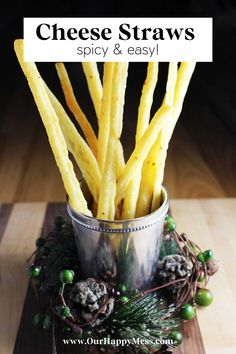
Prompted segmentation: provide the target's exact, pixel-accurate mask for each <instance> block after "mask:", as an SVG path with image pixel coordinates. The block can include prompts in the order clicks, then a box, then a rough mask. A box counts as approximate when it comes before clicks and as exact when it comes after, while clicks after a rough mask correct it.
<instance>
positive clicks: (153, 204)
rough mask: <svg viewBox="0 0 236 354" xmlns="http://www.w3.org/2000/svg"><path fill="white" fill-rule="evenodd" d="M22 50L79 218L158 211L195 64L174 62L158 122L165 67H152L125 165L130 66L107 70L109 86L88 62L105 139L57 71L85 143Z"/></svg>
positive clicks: (20, 46) (60, 69)
mask: <svg viewBox="0 0 236 354" xmlns="http://www.w3.org/2000/svg"><path fill="white" fill-rule="evenodd" d="M14 48H15V51H16V55H17V57H18V60H19V63H20V65H21V68H22V70H23V72H24V74H25V76H26V78H27V80H28V84H29V86H30V89H31V91H32V94H33V96H34V100H35V102H36V105H37V107H38V110H39V113H40V115H41V118H42V121H43V124H44V126H45V129H46V132H47V135H48V138H49V142H50V145H51V148H52V151H53V154H54V156H55V160H56V163H57V166H58V168H59V170H60V173H61V176H62V179H63V183H64V186H65V189H66V192H67V194H68V196H69V203H70V205H71V207H72V208H73V209H74V210H75V211H77V212H78V213H82V214H85V215H88V216H94V217H96V218H98V219H103V220H115V219H132V218H137V217H141V216H144V215H147V214H149V213H150V212H152V211H154V210H156V209H158V208H159V206H160V204H161V201H162V200H161V199H162V198H161V197H162V192H161V191H162V189H161V187H162V182H163V177H164V168H165V161H166V156H167V150H168V145H169V141H170V139H171V136H172V133H173V130H174V127H175V125H176V122H177V120H178V117H179V115H180V112H181V109H182V105H183V101H184V97H185V94H186V91H187V88H188V85H189V82H190V79H191V76H192V73H193V71H194V68H195V63H193V62H191V63H187V62H183V63H177V62H171V63H169V69H168V77H167V84H166V91H165V95H164V98H163V102H162V104H161V106H160V108H159V109H158V110H157V112H156V113H155V114H154V116H153V117H150V115H151V108H152V103H153V96H154V91H155V87H156V84H157V80H158V63H157V62H155V63H154V62H150V63H148V65H147V74H146V79H145V82H144V84H143V88H142V93H141V98H140V104H139V108H138V117H137V128H136V135H135V148H134V150H133V152H132V154H131V155H130V157H129V158H128V160H127V161H125V159H124V153H123V147H122V144H121V141H120V137H121V134H122V127H123V111H124V102H125V91H126V83H127V76H128V63H117V62H115V63H113V62H112V63H111V62H107V63H104V65H103V79H102V81H101V79H100V74H99V71H98V68H97V65H96V63H91V62H87V63H82V66H83V71H84V74H85V76H86V80H87V84H88V89H89V92H90V95H91V99H92V102H93V105H94V109H95V112H96V116H97V119H98V127H99V131H98V136H96V134H95V132H94V130H93V128H92V126H91V124H90V123H89V121H88V119H87V117H86V116H85V114H84V112H83V111H82V109H81V108H80V105H79V103H78V101H77V99H76V97H75V94H74V91H73V87H72V85H71V82H70V79H69V76H68V73H67V71H66V68H65V66H64V64H63V63H57V64H56V70H57V74H58V77H59V79H60V83H61V87H62V90H63V93H64V96H65V100H66V103H67V106H68V108H69V110H70V111H71V112H72V114H73V115H74V117H75V119H76V120H77V122H78V124H79V125H80V127H81V129H82V132H83V136H81V135H80V133H79V132H78V130H77V129H76V127H75V125H74V124H73V122H72V120H71V119H70V117H69V116H68V115H67V113H66V111H65V109H64V108H63V106H62V104H61V103H60V102H59V100H58V99H57V98H56V97H55V95H54V94H53V93H52V91H51V90H50V89H49V87H48V86H47V84H46V83H45V81H44V80H43V79H42V77H41V76H40V74H39V72H38V70H37V67H36V65H35V64H34V63H32V62H24V55H23V54H24V41H23V40H22V39H18V40H16V41H15V43H14ZM69 153H70V154H71V155H73V157H74V159H75V161H76V163H77V164H78V166H79V168H80V170H81V173H82V175H83V178H84V180H85V181H86V184H87V186H88V188H89V191H90V193H91V196H92V198H93V203H92V204H91V205H88V202H87V200H86V199H85V196H84V195H83V192H82V190H81V186H80V183H79V181H78V179H77V177H76V174H75V172H74V167H73V164H72V162H71V160H70V157H69ZM89 208H90V209H91V210H90V209H89Z"/></svg>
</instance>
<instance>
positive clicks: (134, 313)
mask: <svg viewBox="0 0 236 354" xmlns="http://www.w3.org/2000/svg"><path fill="white" fill-rule="evenodd" d="M174 310H175V308H174V306H173V305H168V304H167V302H166V301H165V300H164V298H163V297H162V296H161V294H157V293H154V294H149V295H146V296H141V297H139V298H134V299H133V300H130V301H129V302H128V303H126V304H125V305H124V306H121V307H120V308H118V309H117V310H116V311H114V313H113V314H112V315H111V316H110V317H109V318H108V320H107V321H105V322H104V328H105V329H106V330H107V331H108V332H110V333H111V334H112V335H113V336H115V337H121V338H124V339H132V338H136V339H139V340H140V339H144V342H145V344H139V346H138V348H139V350H142V352H144V353H149V352H150V348H152V350H158V349H160V347H161V344H158V341H161V340H164V339H167V338H168V335H169V333H170V332H171V331H173V330H175V329H177V328H178V327H179V319H178V318H174V317H171V316H172V315H173V312H174ZM157 339H158V341H157ZM135 346H136V345H135V343H134V344H133V345H131V347H133V350H134V349H135Z"/></svg>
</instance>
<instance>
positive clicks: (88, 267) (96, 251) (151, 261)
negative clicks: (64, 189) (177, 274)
mask: <svg viewBox="0 0 236 354" xmlns="http://www.w3.org/2000/svg"><path fill="white" fill-rule="evenodd" d="M168 209H169V201H168V195H167V191H166V189H165V188H164V187H162V205H161V206H160V208H159V209H157V210H156V211H154V212H153V213H151V214H148V215H146V216H144V217H141V218H137V219H130V220H115V221H110V220H98V219H96V218H94V217H89V216H86V215H83V214H80V213H77V212H75V211H74V210H73V209H72V208H71V207H70V205H69V203H67V210H68V213H69V215H70V217H71V219H72V223H73V227H74V231H75V237H76V245H77V250H78V257H79V266H80V272H81V276H82V277H84V278H87V277H95V278H96V277H99V278H100V279H103V280H105V281H107V282H109V283H111V284H112V285H115V284H126V285H127V286H128V288H129V289H135V288H137V289H144V288H148V287H150V286H152V284H153V281H154V278H155V275H156V268H157V262H158V257H159V252H160V246H161V240H162V234H163V228H164V221H165V216H166V214H167V212H168Z"/></svg>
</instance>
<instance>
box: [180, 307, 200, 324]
mask: <svg viewBox="0 0 236 354" xmlns="http://www.w3.org/2000/svg"><path fill="white" fill-rule="evenodd" d="M179 314H180V317H181V318H182V319H183V320H188V321H189V320H191V319H192V318H194V317H195V316H196V311H195V308H194V307H193V306H192V305H190V304H183V305H182V306H181V308H180V311H179Z"/></svg>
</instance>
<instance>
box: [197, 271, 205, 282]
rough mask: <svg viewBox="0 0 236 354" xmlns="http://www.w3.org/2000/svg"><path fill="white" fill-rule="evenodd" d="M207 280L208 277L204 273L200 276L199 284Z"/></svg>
mask: <svg viewBox="0 0 236 354" xmlns="http://www.w3.org/2000/svg"><path fill="white" fill-rule="evenodd" d="M205 280H206V277H205V274H204V272H202V273H201V274H200V276H199V277H198V280H197V281H198V282H199V283H203V282H204V281H205Z"/></svg>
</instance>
